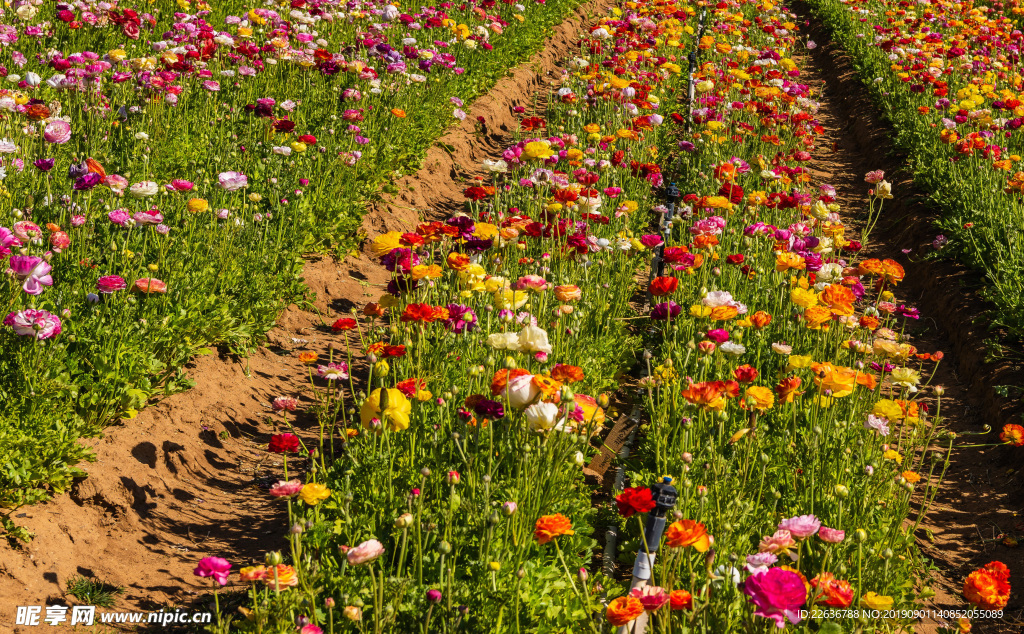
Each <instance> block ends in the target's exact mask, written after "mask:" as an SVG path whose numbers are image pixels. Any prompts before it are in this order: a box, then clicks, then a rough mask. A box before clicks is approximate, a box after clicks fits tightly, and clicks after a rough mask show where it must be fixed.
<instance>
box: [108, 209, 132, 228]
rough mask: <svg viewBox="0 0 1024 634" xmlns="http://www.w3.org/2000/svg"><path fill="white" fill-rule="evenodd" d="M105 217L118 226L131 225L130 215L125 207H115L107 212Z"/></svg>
mask: <svg viewBox="0 0 1024 634" xmlns="http://www.w3.org/2000/svg"><path fill="white" fill-rule="evenodd" d="M107 219H108V220H110V222H112V223H114V224H115V225H117V226H119V227H128V226H130V225H131V219H132V217H131V215H130V214H129V213H128V210H127V209H115V210H114V211H111V212H110V213H108V214H107Z"/></svg>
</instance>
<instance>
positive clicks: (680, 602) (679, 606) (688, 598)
mask: <svg viewBox="0 0 1024 634" xmlns="http://www.w3.org/2000/svg"><path fill="white" fill-rule="evenodd" d="M668 599H669V602H670V607H671V609H673V610H692V609H693V595H691V594H690V593H689V592H687V591H686V590H673V591H672V592H671V593H670V594H669V595H668Z"/></svg>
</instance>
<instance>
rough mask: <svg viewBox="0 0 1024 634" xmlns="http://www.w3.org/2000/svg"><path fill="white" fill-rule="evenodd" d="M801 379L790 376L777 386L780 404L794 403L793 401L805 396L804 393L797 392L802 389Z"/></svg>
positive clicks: (776, 392)
mask: <svg viewBox="0 0 1024 634" xmlns="http://www.w3.org/2000/svg"><path fill="white" fill-rule="evenodd" d="M800 383H802V381H801V380H800V377H798V376H789V377H786V378H784V379H782V381H780V382H779V384H778V385H776V386H775V394H776V395H777V396H778V397H779V402H780V403H792V402H793V399H795V398H796V397H797V396H800V395H801V394H803V392H797V390H798V389H800Z"/></svg>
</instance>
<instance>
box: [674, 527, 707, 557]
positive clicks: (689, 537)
mask: <svg viewBox="0 0 1024 634" xmlns="http://www.w3.org/2000/svg"><path fill="white" fill-rule="evenodd" d="M665 543H666V544H667V545H668V546H669V548H687V547H689V546H693V548H694V549H695V550H696V551H697V552H700V553H703V552H707V550H708V549H709V548H711V538H710V537H708V531H707V529H706V528H705V527H704V525H703V524H701V523H700V522H695V521H693V520H679V521H677V522H672V524H671V525H669V527H668V530H667V531H665Z"/></svg>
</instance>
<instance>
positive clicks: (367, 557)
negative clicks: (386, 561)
mask: <svg viewBox="0 0 1024 634" xmlns="http://www.w3.org/2000/svg"><path fill="white" fill-rule="evenodd" d="M383 554H384V546H383V545H382V544H381V543H380V542H379V541H377V540H376V539H370V540H367V541H365V542H363V543H362V544H359V545H358V546H356V547H355V548H353V549H351V550H349V551H348V553H346V554H345V557H346V558H347V559H348V563H349V565H350V566H358V565H359V564H365V563H366V562H368V561H373V560H374V559H376V558H377V557H380V556H381V555H383Z"/></svg>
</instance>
